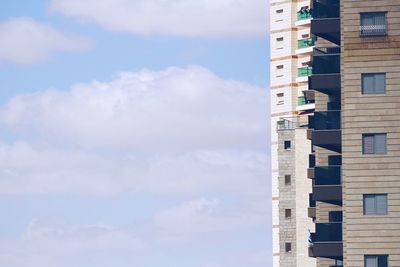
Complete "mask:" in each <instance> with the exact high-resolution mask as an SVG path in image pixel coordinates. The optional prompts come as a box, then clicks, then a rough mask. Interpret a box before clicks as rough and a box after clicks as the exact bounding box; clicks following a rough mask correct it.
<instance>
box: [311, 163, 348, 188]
mask: <svg viewBox="0 0 400 267" xmlns="http://www.w3.org/2000/svg"><path fill="white" fill-rule="evenodd" d="M314 172H315V174H314V175H315V177H314V181H315V186H323V185H341V184H342V168H341V166H316V167H315V168H314Z"/></svg>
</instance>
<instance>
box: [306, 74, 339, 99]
mask: <svg viewBox="0 0 400 267" xmlns="http://www.w3.org/2000/svg"><path fill="white" fill-rule="evenodd" d="M340 80H341V79H340V74H339V73H336V74H323V75H311V76H310V77H309V78H308V87H309V89H310V90H315V91H318V92H321V93H324V94H328V95H338V96H339V95H340V87H341V84H340Z"/></svg>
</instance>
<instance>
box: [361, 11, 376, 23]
mask: <svg viewBox="0 0 400 267" xmlns="http://www.w3.org/2000/svg"><path fill="white" fill-rule="evenodd" d="M374 23H375V20H374V16H373V14H372V13H365V14H361V25H362V26H367V25H374Z"/></svg>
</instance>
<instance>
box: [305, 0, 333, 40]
mask: <svg viewBox="0 0 400 267" xmlns="http://www.w3.org/2000/svg"><path fill="white" fill-rule="evenodd" d="M311 33H312V34H314V35H315V36H319V37H322V38H324V39H325V40H328V41H330V42H332V43H334V44H340V1H339V0H314V1H313V20H312V21H311Z"/></svg>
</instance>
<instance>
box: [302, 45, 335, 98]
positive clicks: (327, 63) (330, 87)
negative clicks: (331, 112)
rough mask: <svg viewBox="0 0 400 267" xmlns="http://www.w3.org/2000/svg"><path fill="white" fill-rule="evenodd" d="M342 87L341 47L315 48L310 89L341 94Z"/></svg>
mask: <svg viewBox="0 0 400 267" xmlns="http://www.w3.org/2000/svg"><path fill="white" fill-rule="evenodd" d="M340 86H341V85H340V47H338V46H337V47H319V48H314V50H313V72H312V76H311V77H310V79H309V88H310V89H313V90H316V91H319V92H322V93H325V94H340Z"/></svg>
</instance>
